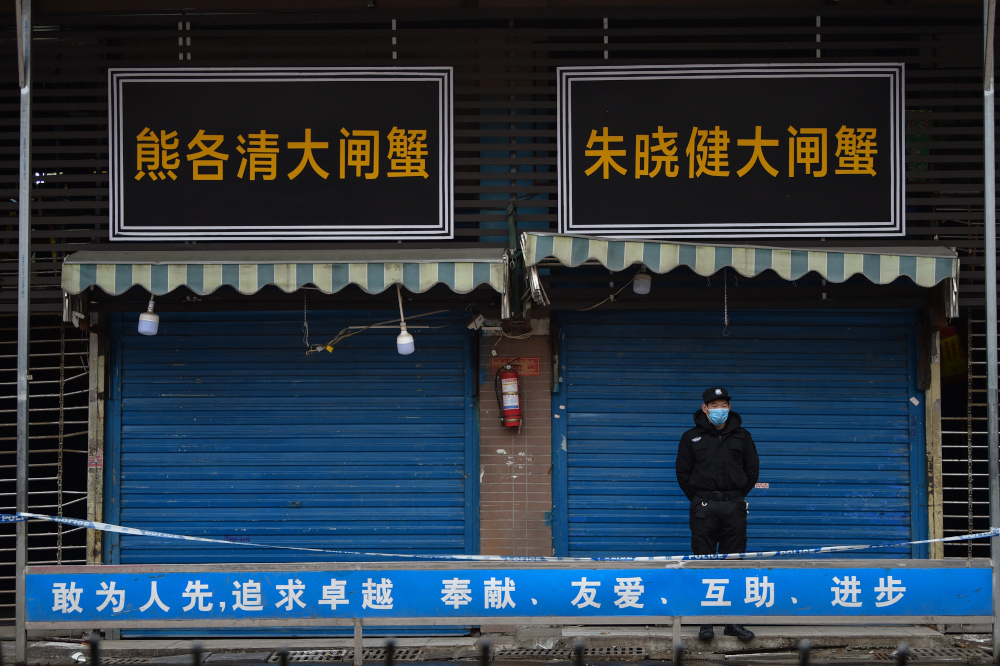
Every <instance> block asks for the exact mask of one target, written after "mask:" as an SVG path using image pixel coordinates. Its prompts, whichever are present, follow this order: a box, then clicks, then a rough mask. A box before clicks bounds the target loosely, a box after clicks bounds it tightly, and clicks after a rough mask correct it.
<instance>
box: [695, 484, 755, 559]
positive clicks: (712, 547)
mask: <svg viewBox="0 0 1000 666" xmlns="http://www.w3.org/2000/svg"><path fill="white" fill-rule="evenodd" d="M690 525H691V552H692V553H694V554H695V555H715V554H716V553H719V554H725V553H743V552H746V549H747V503H746V501H745V500H744V499H742V498H740V499H732V500H722V501H717V500H710V499H698V498H695V499H694V500H693V501H692V502H691V516H690Z"/></svg>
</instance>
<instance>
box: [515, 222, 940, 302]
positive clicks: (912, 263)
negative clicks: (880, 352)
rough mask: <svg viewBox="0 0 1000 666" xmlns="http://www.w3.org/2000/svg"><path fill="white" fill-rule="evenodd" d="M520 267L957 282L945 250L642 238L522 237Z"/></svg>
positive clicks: (925, 283)
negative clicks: (683, 269)
mask: <svg viewBox="0 0 1000 666" xmlns="http://www.w3.org/2000/svg"><path fill="white" fill-rule="evenodd" d="M521 244H522V249H523V250H524V263H525V265H526V266H533V265H536V264H539V263H541V262H543V261H545V260H546V259H550V258H551V259H555V260H556V261H558V262H559V263H561V264H563V265H566V266H579V265H581V264H583V263H586V262H588V261H596V262H599V263H600V264H601V265H603V266H604V267H605V268H608V269H609V270H612V271H620V270H624V269H625V268H627V267H628V266H631V265H633V264H642V265H645V266H646V267H647V268H648V269H649V270H651V271H653V272H655V273H666V272H668V271H672V270H673V269H675V268H677V267H678V266H687V267H688V268H690V269H691V270H693V271H694V272H695V273H698V274H699V275H705V276H708V275H714V274H715V273H716V272H718V271H719V270H721V269H723V268H725V267H730V268H732V269H733V270H735V271H736V272H737V273H739V274H740V275H743V276H746V277H753V276H755V275H759V274H760V273H762V272H764V271H766V270H772V271H774V272H775V273H777V274H778V275H779V276H781V277H782V278H784V279H786V280H797V279H799V278H801V277H802V276H803V275H805V274H806V273H809V272H815V273H817V274H819V275H820V276H821V277H823V278H825V279H826V280H828V281H830V282H843V281H844V280H847V279H848V278H850V277H852V276H854V275H864V276H865V277H866V278H868V279H869V280H871V281H872V282H874V283H875V284H889V283H890V282H893V281H894V280H896V279H897V278H899V277H902V276H906V277H908V278H910V279H911V280H913V281H914V282H915V283H916V284H918V285H920V286H921V287H933V286H934V285H936V284H938V283H939V282H941V281H943V280H947V279H949V278H950V279H951V280H952V289H954V288H955V286H954V285H957V284H958V280H957V278H958V255H957V254H956V253H955V251H954V250H951V249H948V248H935V247H921V248H905V247H893V248H891V249H890V248H872V249H867V248H866V249H856V248H827V247H825V248H823V249H803V248H780V247H771V246H761V245H714V244H713V245H698V244H692V243H666V242H661V241H643V240H611V239H602V238H590V237H586V236H565V235H556V234H541V233H524V234H522V235H521Z"/></svg>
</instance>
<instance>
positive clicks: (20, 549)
mask: <svg viewBox="0 0 1000 666" xmlns="http://www.w3.org/2000/svg"><path fill="white" fill-rule="evenodd" d="M17 41H18V52H17V55H18V65H19V72H18V73H19V78H20V84H21V133H20V143H19V148H20V152H19V155H18V156H19V161H18V169H19V174H18V179H19V188H18V194H17V211H18V233H17V499H16V503H15V506H16V508H17V511H18V512H24V511H27V510H28V339H29V338H28V336H29V331H30V328H29V326H28V312H29V309H28V303H29V297H30V295H31V0H17ZM16 549H17V555H16V558H15V576H16V578H17V583H16V593H15V600H14V604H15V615H16V620H15V626H14V641H15V645H14V662H15V663H16V664H18V665H19V666H20V665H21V664H26V663H27V661H28V658H27V657H28V635H27V633H26V631H25V626H24V621H25V618H24V610H25V581H24V567H25V565H26V564H27V559H28V524H27V523H25V522H20V523H17V546H16Z"/></svg>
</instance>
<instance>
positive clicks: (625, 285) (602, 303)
mask: <svg viewBox="0 0 1000 666" xmlns="http://www.w3.org/2000/svg"><path fill="white" fill-rule="evenodd" d="M633 282H635V277H633V278H632V279H631V280H629V281H628V282H626V283H625V284H624V285H623V286H622V288H621V289H619V290H618V291H616V292H615V293H613V294H611V295H610V296H608V297H607V298H605V299H604V300H603V301H601V302H600V303H595V304H593V305H591V306H590V307H589V308H577V310H576V311H577V312H586V311H587V310H593V309H594V308H596V307H600V306H602V305H604V304H605V303H607V302H608V301H614V300H615V296H617V295H618V294H620V293H622V292H623V291H625V287H627V286H629V285H630V284H632V283H633Z"/></svg>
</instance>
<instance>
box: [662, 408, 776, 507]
mask: <svg viewBox="0 0 1000 666" xmlns="http://www.w3.org/2000/svg"><path fill="white" fill-rule="evenodd" d="M694 423H695V426H694V427H693V428H691V429H690V430H688V431H687V432H686V433H684V434H683V435H681V441H680V445H679V446H678V447H677V483H678V484H679V485H680V487H681V490H683V491H684V494H685V495H687V498H688V499H689V500H693V499H694V495H695V493H696V492H697V491H699V490H720V491H724V492H731V491H737V492H740V493H741V494H743V495H744V496H745V495H747V494H748V493H749V492H750V491H751V490H753V488H754V484H756V483H757V477H758V476H759V475H760V459H759V458H758V457H757V447H756V446H755V445H754V443H753V437H751V436H750V433H749V432H747V431H746V430H744V429H743V428H742V424H743V419H741V418H740V415H739V414H737V413H736V412H734V411H732V410H730V412H729V418H728V419H727V420H726V425H725V426H724V427H723V428H722V430H719V429H717V428H716V427H715V426H714V425H712V422H711V421H709V420H708V415H707V414H705V412H703V411H701V410H699V411H697V412H695V413H694Z"/></svg>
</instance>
